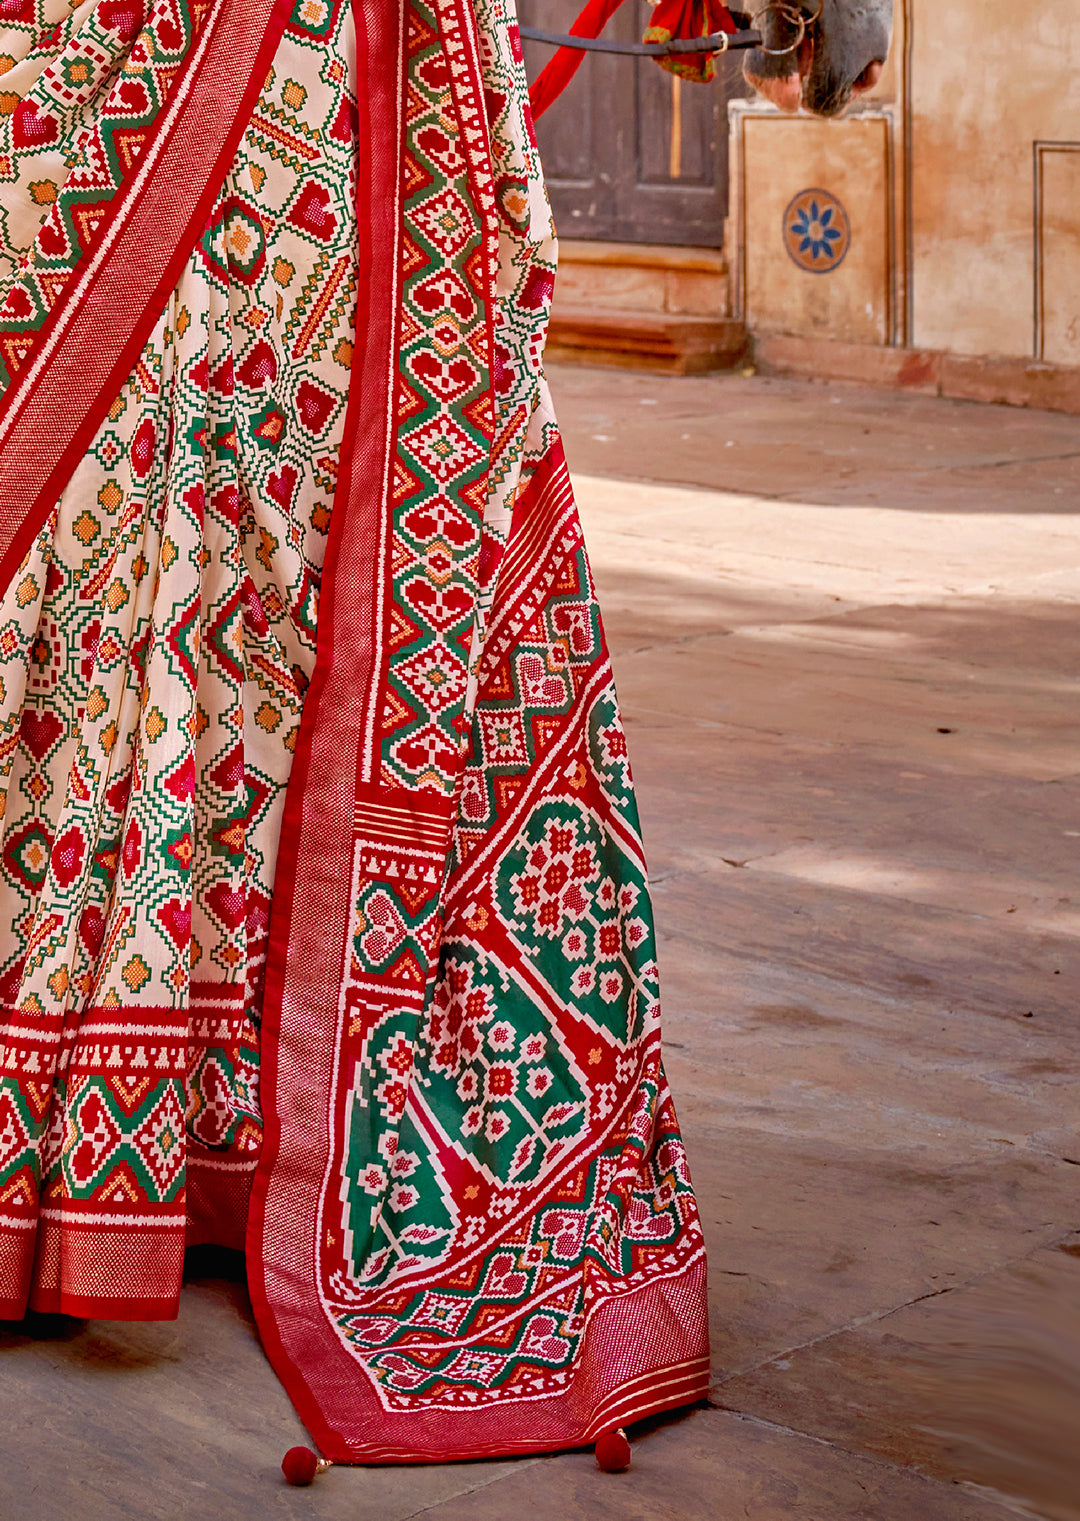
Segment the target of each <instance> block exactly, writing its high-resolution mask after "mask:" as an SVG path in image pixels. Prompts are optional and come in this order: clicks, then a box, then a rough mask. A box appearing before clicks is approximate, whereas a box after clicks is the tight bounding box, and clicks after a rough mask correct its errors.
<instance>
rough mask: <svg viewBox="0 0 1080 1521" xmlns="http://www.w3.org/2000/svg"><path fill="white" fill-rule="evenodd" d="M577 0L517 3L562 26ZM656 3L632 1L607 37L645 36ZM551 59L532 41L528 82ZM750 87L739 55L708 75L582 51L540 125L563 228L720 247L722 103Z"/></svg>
mask: <svg viewBox="0 0 1080 1521" xmlns="http://www.w3.org/2000/svg"><path fill="white" fill-rule="evenodd" d="M580 8H581V0H519V12H520V18H521V20H522V22H524V23H525V24H526V25H531V26H538V27H543V28H544V29H545V30H547V31H566V30H567V29H568V28H569V26H570V23H571V22H572V21H573V20H574V18H575V16H576V15H577V13H578V11H579V10H580ZM650 14H651V7H650V6H649V5H648V4H647V3H646V0H626V3H625V4H624V5H623V6H622V8H621V10H619V11H617V12H616V13H615V15H614V16H613V17H612V19H611V21H610V22H609V23H608V25H607V27H606V28H605V32H604V35H605V36H608V37H619V38H622V39H624V40H627V41H634V40H639V39H640V37H641V34H642V32H643V31H644V29H645V27H646V26H647V25H648V18H649V15H650ZM550 57H551V50H550V49H549V48H545V47H542V46H541V45H540V44H539V43H526V44H525V61H526V66H527V68H528V71H529V77H530V79H535V78H536V75H537V74H538V73H539V72H540V70H541V69H542V68H543V66H544V64H545V63H546V62H547V60H548V59H549V58H550ZM743 93H745V91H744V87H743V85H742V80H741V76H740V74H739V69H738V62H737V60H735V59H720V60H719V67H718V70H717V77H716V79H715V80H714V81H713V82H712V83H711V84H696V83H694V82H693V81H691V80H682V79H677V78H676V77H675V76H674V75H672V74H669V73H668V72H667V71H666V70H664V69H660V68H658V67H657V66H656V64H655V63H653V62H652V61H651V60H650V59H647V58H640V59H635V58H628V57H616V56H612V55H604V54H596V53H593V54H587V55H586V57H585V61H584V63H583V64H582V66H581V68H580V69H579V70H578V72H577V74H576V75H575V77H574V79H573V80H572V81H571V83H570V85H569V86H568V88H567V89H566V91H565V93H564V94H563V95H561V96H560V97H559V99H558V100H557V101H556V102H555V104H554V105H553V106H552V107H551V109H550V110H549V111H548V112H547V113H546V114H545V115H544V116H543V117H541V119H540V121H539V122H538V123H537V135H538V137H539V140H540V150H541V153H542V155H543V159H544V171H545V174H546V176H547V182H548V191H549V194H550V195H551V202H552V207H553V209H554V212H555V225H556V227H557V229H558V231H559V234H560V236H561V237H570V238H611V239H614V240H616V241H619V242H631V243H691V244H697V245H699V246H706V247H719V246H720V244H721V243H722V242H723V237H724V218H725V216H726V215H727V190H728V177H727V102H728V101H729V100H730V99H731V98H732V97H733V96H736V95H741V94H743Z"/></svg>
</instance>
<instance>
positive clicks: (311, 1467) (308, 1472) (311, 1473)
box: [281, 1447, 330, 1485]
mask: <svg viewBox="0 0 1080 1521" xmlns="http://www.w3.org/2000/svg"><path fill="white" fill-rule="evenodd" d="M329 1467H330V1464H329V1463H328V1462H327V1461H326V1459H325V1458H320V1457H317V1456H316V1455H315V1453H313V1452H312V1450H311V1448H310V1447H290V1448H289V1450H288V1452H287V1453H286V1454H285V1456H284V1457H283V1458H282V1460H281V1471H282V1473H283V1474H284V1475H285V1482H286V1484H298V1485H303V1484H310V1483H311V1481H312V1479H313V1478H314V1477H315V1475H316V1474H317V1473H322V1472H323V1470H324V1469H327V1468H329Z"/></svg>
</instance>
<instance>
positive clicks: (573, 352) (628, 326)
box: [546, 299, 748, 375]
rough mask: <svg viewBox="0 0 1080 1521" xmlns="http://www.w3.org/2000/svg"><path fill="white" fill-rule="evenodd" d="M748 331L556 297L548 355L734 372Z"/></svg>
mask: <svg viewBox="0 0 1080 1521" xmlns="http://www.w3.org/2000/svg"><path fill="white" fill-rule="evenodd" d="M747 341H748V340H747V335H746V327H745V324H744V323H742V322H737V321H735V320H734V319H733V318H731V317H690V316H683V315H680V314H676V313H670V312H633V311H626V310H623V309H622V308H619V307H610V308H604V307H590V306H577V305H572V304H570V303H568V302H559V301H558V300H557V299H556V302H555V306H554V309H553V311H552V314H551V325H550V327H549V329H548V341H547V349H546V355H547V358H548V359H551V360H556V361H559V362H562V363H572V364H597V365H608V366H614V367H617V368H619V369H641V370H656V371H658V372H660V373H662V374H668V375H688V374H691V373H694V372H699V371H701V370H730V369H733V368H734V367H735V366H736V365H737V364H738V363H739V361H740V360H741V359H742V358H743V356H744V355H745V354H746V351H747Z"/></svg>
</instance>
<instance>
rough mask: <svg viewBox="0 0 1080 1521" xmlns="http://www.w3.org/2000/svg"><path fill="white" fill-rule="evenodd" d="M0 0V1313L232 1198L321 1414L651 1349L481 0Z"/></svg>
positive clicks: (537, 1393)
mask: <svg viewBox="0 0 1080 1521" xmlns="http://www.w3.org/2000/svg"><path fill="white" fill-rule="evenodd" d="M6 28H7V29H6V30H5V32H4V34H3V38H2V39H0V48H2V50H3V51H2V54H0V68H4V69H6V74H5V75H4V76H3V85H4V86H5V87H6V86H7V85H10V90H9V91H8V94H7V96H5V95H4V94H3V91H2V90H0V105H2V104H3V102H4V101H5V100H7V101H9V103H10V109H7V110H6V114H5V115H3V116H0V215H2V222H0V237H2V247H0V389H2V395H0V536H2V537H0V553H2V554H3V557H4V558H3V561H2V566H3V571H2V580H0V602H2V605H0V791H2V795H3V814H2V818H0V1000H2V1019H3V1025H2V1029H0V1314H3V1315H6V1316H9V1317H17V1316H19V1315H21V1314H22V1313H23V1311H24V1310H25V1308H26V1307H27V1305H30V1306H32V1307H34V1308H37V1309H41V1310H51V1311H61V1312H65V1313H70V1314H80V1315H93V1316H104V1317H110V1316H111V1317H116V1318H156V1317H168V1316H171V1315H173V1314H175V1313H176V1307H177V1301H178V1296H179V1292H180V1282H181V1273H182V1263H183V1251H184V1246H185V1242H187V1243H190V1242H196V1241H207V1242H216V1243H220V1244H224V1245H231V1246H240V1245H244V1244H245V1243H246V1251H247V1258H248V1271H249V1279H250V1285H251V1292H252V1298H253V1302H254V1304H255V1309H256V1314H257V1318H258V1322H259V1329H260V1333H261V1335H262V1337H263V1341H264V1345H265V1346H266V1349H267V1352H268V1355H269V1356H270V1358H271V1361H272V1362H273V1364H274V1366H275V1368H276V1369H277V1371H278V1373H279V1375H280V1376H281V1377H282V1379H283V1381H284V1382H285V1384H286V1387H287V1388H288V1390H289V1392H290V1394H291V1396H292V1398H293V1399H294V1401H295V1403H296V1405H297V1407H298V1409H299V1410H300V1412H301V1414H302V1415H303V1417H304V1419H305V1420H306V1422H307V1424H308V1426H309V1428H310V1429H311V1431H312V1434H313V1436H314V1438H315V1439H316V1441H317V1442H318V1444H319V1446H320V1448H321V1450H322V1451H323V1452H324V1453H325V1454H326V1455H327V1456H329V1457H333V1458H336V1459H338V1460H342V1461H357V1462H401V1461H435V1460H442V1459H446V1458H456V1457H471V1456H481V1455H485V1454H491V1453H497V1452H506V1453H510V1452H520V1451H537V1450H550V1449H553V1448H557V1447H561V1446H567V1445H572V1444H573V1443H575V1442H583V1441H588V1440H590V1439H592V1437H594V1436H595V1434H596V1433H597V1432H598V1431H600V1430H602V1429H604V1427H605V1426H607V1425H611V1424H615V1423H617V1422H618V1421H620V1420H628V1419H632V1418H633V1417H635V1416H638V1415H642V1414H645V1413H648V1412H650V1411H653V1410H657V1409H663V1408H668V1407H671V1406H674V1405H678V1404H682V1403H686V1402H688V1401H691V1400H694V1399H696V1398H699V1397H700V1396H701V1395H702V1394H703V1393H704V1392H705V1389H706V1385H707V1371H708V1357H707V1337H706V1326H705V1311H704V1256H703V1247H702V1238H701V1231H700V1224H699V1221H698V1217H697V1212H696V1206H695V1203H694V1196H693V1192H692V1188H691V1185H690V1180H689V1175H688V1172H687V1168H686V1159H685V1154H684V1151H683V1147H682V1143H681V1140H680V1137H679V1131H678V1126H677V1123H676V1121H675V1117H674V1113H673V1110H672V1107H671V1100H670V1095H669V1093H668V1089H667V1086H666V1081H665V1079H664V1075H663V1070H662V1067H661V1064H660V1058H659V1046H660V1042H659V1024H658V1020H659V999H658V990H657V980H656V960H655V956H656V952H655V943H654V932H653V927H652V920H651V914H650V910H649V900H648V886H647V880H646V875H645V867H644V861H643V858H642V853H641V846H640V839H639V835H638V828H637V819H636V813H635V808H634V800H633V791H632V784H631V780H630V774H629V769H628V764H627V757H626V744H625V739H624V736H623V732H622V728H621V725H620V722H619V715H618V708H617V705H616V702H615V697H614V692H613V689H612V684H611V674H610V667H609V665H608V660H607V654H606V650H605V646H604V642H603V634H602V629H601V625H600V620H599V613H598V610H597V606H596V601H595V595H594V592H593V588H592V583H591V578H590V574H589V568H588V562H587V559H586V557H585V551H584V546H583V543H582V539H581V531H580V526H579V524H578V519H577V515H576V511H575V508H574V504H573V498H572V493H571V491H570V486H569V481H568V477H567V474H566V468H565V464H564V461H563V458H562V453H561V449H560V445H559V440H558V433H557V428H556V425H555V420H554V416H553V414H552V411H551V407H550V402H549V399H548V394H547V390H546V386H545V383H544V380H543V374H542V369H541V350H542V344H543V335H544V330H545V326H546V320H547V310H548V304H549V301H550V296H551V290H552V284H553V279H554V261H555V250H554V241H553V237H552V231H551V226H550V213H549V210H548V207H547V201H546V197H545V194H544V189H543V183H542V179H541V176H540V170H539V164H538V161H537V157H536V150H535V142H534V140H533V137H532V128H531V118H530V116H529V111H528V104H527V95H526V85H525V80H524V74H523V70H522V66H521V52H520V44H519V42H518V39H517V32H516V27H515V25H514V24H513V19H512V17H510V16H508V15H507V14H506V13H505V11H504V10H503V7H502V4H501V0H477V4H476V6H475V9H474V8H472V7H470V5H469V4H468V3H467V0H357V3H356V4H355V5H354V6H353V9H352V10H350V9H349V8H348V6H347V5H345V4H344V3H343V0H291V3H290V4H287V5H284V6H281V5H279V6H278V7H277V8H276V9H275V8H274V7H273V6H271V5H268V4H265V3H264V4H262V5H257V4H255V3H254V0H198V3H196V0H151V3H150V4H149V5H142V4H141V3H140V0H84V3H83V4H82V5H80V6H78V7H77V8H75V9H71V8H70V7H68V6H67V5H66V3H65V4H63V5H61V4H59V3H57V0H28V3H27V5H26V6H25V7H24V9H23V10H21V11H20V12H19V16H18V19H17V20H15V21H8V22H7V23H6Z"/></svg>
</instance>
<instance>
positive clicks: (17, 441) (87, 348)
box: [0, 0, 292, 585]
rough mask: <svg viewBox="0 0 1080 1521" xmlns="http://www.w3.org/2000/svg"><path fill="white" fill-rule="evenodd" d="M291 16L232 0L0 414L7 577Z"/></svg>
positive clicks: (203, 42) (156, 300)
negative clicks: (77, 400) (193, 191)
mask: <svg viewBox="0 0 1080 1521" xmlns="http://www.w3.org/2000/svg"><path fill="white" fill-rule="evenodd" d="M291 11H292V6H291V3H290V0H273V3H272V4H269V5H268V4H267V0H222V3H221V5H220V6H219V7H218V9H217V10H216V11H215V13H214V14H213V15H212V16H211V17H210V18H209V19H208V20H207V23H206V26H205V29H204V31H203V33H202V35H201V36H200V37H199V38H198V39H197V41H196V42H195V44H194V45H193V46H192V48H191V50H190V52H189V54H188V57H187V58H186V59H185V61H184V64H183V66H182V68H181V72H180V74H179V75H178V77H177V80H176V82H175V84H174V86H173V91H172V94H171V97H170V100H169V101H168V103H167V104H166V106H165V107H164V109H163V111H162V118H163V119H162V120H161V122H160V126H159V128H158V131H157V132H156V133H155V136H154V138H153V139H152V140H151V142H150V143H148V144H147V145H146V148H145V150H144V153H143V155H142V158H141V159H140V162H139V165H138V168H137V170H136V172H135V174H134V175H133V176H132V178H131V180H130V182H129V183H128V184H127V185H125V187H124V188H123V190H122V191H121V192H120V194H119V195H118V196H117V198H116V201H115V202H114V203H113V207H112V209H111V214H110V217H109V222H108V226H107V228H106V230H105V232H104V234H103V236H102V238H101V240H100V241H99V243H98V245H97V247H96V248H95V250H94V253H93V254H92V255H91V256H90V257H89V259H88V260H87V264H86V268H85V269H84V270H82V271H81V272H80V273H78V274H77V275H76V276H74V277H73V278H72V279H71V280H70V281H69V282H68V285H67V288H66V289H65V291H64V293H63V295H62V297H61V299H60V300H59V301H58V303H57V305H56V307H55V308H54V309H53V311H52V313H50V319H49V322H48V325H47V327H46V328H45V330H44V332H43V336H42V339H41V342H40V345H39V346H38V348H37V351H36V353H35V356H34V357H33V358H32V359H31V361H30V363H29V365H28V367H27V370H26V372H25V374H24V375H23V376H20V378H19V379H17V380H16V381H14V382H13V384H12V387H11V389H10V391H9V393H8V397H7V398H6V405H5V406H4V408H3V410H2V412H0V550H2V555H0V584H3V585H6V584H7V583H8V582H9V581H10V579H11V577H12V575H13V574H14V572H15V570H16V568H17V566H18V565H19V563H20V562H21V560H22V558H23V556H24V555H25V554H26V552H27V550H28V549H29V547H30V545H31V544H32V543H33V540H34V538H35V537H36V535H37V534H38V533H39V532H40V530H41V527H42V525H43V524H44V522H45V520H46V518H47V516H48V513H49V511H50V510H51V508H52V507H53V505H54V503H55V501H56V499H57V497H58V496H59V495H60V493H61V492H62V490H63V489H64V486H65V485H66V484H67V482H68V480H69V479H70V477H71V474H72V472H73V471H74V469H75V466H76V465H77V463H78V461H79V460H80V459H81V457H82V455H83V454H84V453H85V451H86V449H87V447H88V445H89V444H90V441H91V440H92V439H93V437H94V434H95V433H96V432H97V430H98V428H99V427H100V426H101V423H102V421H103V420H104V418H105V414H106V413H107V411H108V408H109V406H110V405H111V403H112V402H113V400H114V399H115V397H116V395H117V393H118V391H119V389H120V387H121V386H122V385H123V383H124V380H125V379H126V378H127V376H128V375H129V374H130V373H131V370H132V368H133V366H134V364H135V362H136V360H137V359H138V356H139V354H140V353H141V352H142V349H143V347H144V345H145V343H146V340H147V338H148V337H149V335H150V333H151V331H152V330H153V327H154V324H155V323H156V322H157V320H158V318H159V316H160V315H161V312H162V310H163V308H164V305H165V302H166V301H167V299H168V297H169V295H170V293H171V292H172V290H173V289H174V288H175V286H176V283H177V281H178V279H179V277H180V274H181V271H182V270H183V267H184V265H185V263H186V262H187V259H188V257H189V255H190V253H191V250H192V248H193V247H194V244H195V242H196V240H197V239H198V237H199V235H200V233H201V232H202V230H203V227H204V226H205V224H206V220H207V217H208V216H209V213H210V210H211V208H212V206H213V203H214V200H215V198H216V196H217V194H218V191H219V189H220V187H221V182H222V180H223V179H224V176H225V173H226V171H227V170H228V167H229V164H230V163H231V161H232V158H233V156H234V154H235V152H236V148H237V146H238V144H239V142H240V138H241V136H242V135H243V132H244V130H245V128H246V127H247V123H248V118H249V117H250V115H251V111H252V109H253V108H254V105H255V102H256V100H257V99H258V97H259V94H260V92H261V91H262V89H263V86H264V84H265V82H266V75H267V73H268V71H269V67H270V63H271V61H272V59H273V55H274V53H275V52H276V50H277V45H278V42H279V41H280V39H281V35H282V33H283V31H284V29H285V25H286V23H287V21H288V19H289V16H290V14H291ZM195 187H198V188H197V193H196V194H195V195H192V194H191V191H192V189H193V188H195ZM114 229H116V231H115V235H114ZM133 313H134V314H135V315H134V319H133V318H132V314H133ZM86 397H89V398H90V400H89V404H86V403H85V402H83V404H81V405H77V406H73V405H72V399H73V398H80V401H81V400H82V398H86Z"/></svg>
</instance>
